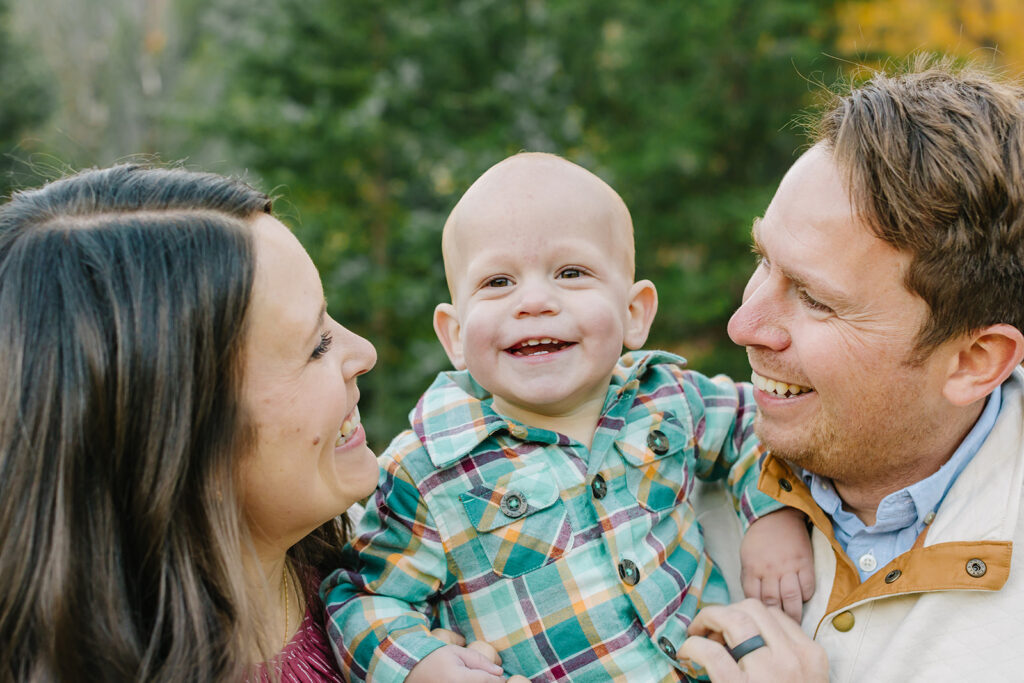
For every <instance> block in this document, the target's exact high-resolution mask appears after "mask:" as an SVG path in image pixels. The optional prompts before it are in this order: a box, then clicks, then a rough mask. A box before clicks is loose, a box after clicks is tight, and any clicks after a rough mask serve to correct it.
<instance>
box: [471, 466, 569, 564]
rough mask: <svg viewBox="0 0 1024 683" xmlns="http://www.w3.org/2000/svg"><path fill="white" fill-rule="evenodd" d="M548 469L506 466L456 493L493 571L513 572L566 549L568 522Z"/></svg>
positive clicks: (545, 560) (562, 553)
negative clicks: (506, 470) (486, 480)
mask: <svg viewBox="0 0 1024 683" xmlns="http://www.w3.org/2000/svg"><path fill="white" fill-rule="evenodd" d="M558 494H559V491H558V483H557V481H556V480H555V479H554V477H552V476H551V473H550V472H548V471H547V470H546V469H541V468H529V469H523V470H517V471H515V472H510V473H508V474H506V475H504V476H502V477H500V478H499V479H497V480H496V481H495V482H493V483H490V482H489V483H487V484H484V485H481V486H478V487H476V488H474V489H471V490H470V491H467V492H465V493H462V494H460V495H459V499H460V500H461V501H462V505H463V507H464V508H465V510H466V514H467V515H468V516H469V521H470V522H471V523H472V525H473V527H474V528H475V529H476V541H477V542H478V543H479V544H480V547H481V548H482V550H483V552H484V553H485V554H486V556H487V559H488V561H489V562H490V564H491V567H492V568H493V570H494V572H495V573H496V574H498V575H500V576H506V577H514V576H522V575H523V574H525V573H527V572H530V571H533V570H535V569H539V568H540V567H543V566H544V565H546V564H549V563H551V562H554V561H555V560H557V559H558V558H559V557H561V556H562V555H564V554H565V551H566V550H567V549H568V547H569V544H570V543H571V541H572V528H571V526H570V524H569V519H568V517H567V515H566V511H565V506H564V504H563V503H562V501H561V500H560V499H559V495H558Z"/></svg>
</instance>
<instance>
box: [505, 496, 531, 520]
mask: <svg viewBox="0 0 1024 683" xmlns="http://www.w3.org/2000/svg"><path fill="white" fill-rule="evenodd" d="M500 505H501V512H502V514H504V515H505V516H506V517H511V518H512V519H515V518H517V517H522V516H523V515H525V514H526V508H527V505H526V496H524V495H523V494H522V493H520V492H519V491H508V492H507V493H506V494H505V495H503V496H502V497H501V503H500Z"/></svg>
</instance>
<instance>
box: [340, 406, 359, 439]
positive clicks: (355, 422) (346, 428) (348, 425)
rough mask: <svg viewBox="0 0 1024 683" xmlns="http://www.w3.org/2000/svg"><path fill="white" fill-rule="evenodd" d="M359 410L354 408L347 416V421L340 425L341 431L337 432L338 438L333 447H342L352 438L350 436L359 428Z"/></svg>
mask: <svg viewBox="0 0 1024 683" xmlns="http://www.w3.org/2000/svg"><path fill="white" fill-rule="evenodd" d="M359 424H360V423H359V409H358V408H356V409H355V410H353V411H352V414H351V415H349V417H348V419H346V420H345V421H344V422H342V423H341V429H339V430H338V438H337V440H336V441H335V442H334V447H335V448H337V447H338V446H344V445H345V442H347V441H348V440H349V439H351V438H352V435H353V434H355V433H356V430H357V429H358V428H359Z"/></svg>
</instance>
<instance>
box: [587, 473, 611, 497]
mask: <svg viewBox="0 0 1024 683" xmlns="http://www.w3.org/2000/svg"><path fill="white" fill-rule="evenodd" d="M590 490H591V491H592V492H593V493H594V498H597V499H598V500H601V499H602V498H604V497H605V495H607V494H608V484H606V483H605V481H604V477H602V476H601V475H600V474H598V475H595V476H594V481H592V482H590Z"/></svg>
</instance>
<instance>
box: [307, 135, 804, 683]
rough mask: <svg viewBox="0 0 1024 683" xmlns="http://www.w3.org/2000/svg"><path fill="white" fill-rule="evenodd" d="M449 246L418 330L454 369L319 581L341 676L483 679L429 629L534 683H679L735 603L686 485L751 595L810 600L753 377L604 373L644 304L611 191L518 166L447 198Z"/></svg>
mask: <svg viewBox="0 0 1024 683" xmlns="http://www.w3.org/2000/svg"><path fill="white" fill-rule="evenodd" d="M442 248H443V253H444V263H445V273H446V276H447V279H448V287H449V290H450V292H451V297H452V302H451V303H450V304H449V303H442V304H440V305H438V306H437V309H436V311H435V314H434V329H435V330H436V332H437V336H438V338H439V339H440V341H441V344H442V345H443V346H444V349H445V351H446V352H447V354H448V357H449V359H451V362H452V364H453V365H454V366H455V367H456V368H457V371H456V372H444V373H441V374H440V375H439V376H438V377H437V379H436V380H435V381H434V383H433V384H432V385H431V387H430V388H429V389H428V390H427V392H426V393H425V394H424V395H423V397H422V398H421V399H420V401H419V403H418V404H417V406H416V408H415V409H414V410H413V411H412V414H411V416H410V419H411V424H412V426H411V429H409V430H407V431H405V432H403V433H402V434H400V435H399V436H398V437H397V438H396V439H395V440H394V441H393V442H392V444H391V446H390V447H389V448H388V450H387V451H386V452H385V453H384V455H383V456H381V458H380V461H381V466H382V468H383V475H382V480H381V484H380V488H379V489H378V491H377V493H376V494H375V496H374V498H373V499H372V500H371V501H370V503H369V505H368V509H367V512H366V515H365V517H364V518H363V521H362V522H361V524H360V526H359V529H358V536H357V538H356V540H355V541H353V543H352V546H351V548H350V551H351V553H352V554H353V557H352V565H351V566H354V567H356V570H355V571H349V570H338V571H337V572H335V573H334V574H332V575H331V576H330V577H328V579H327V580H326V581H325V582H324V585H323V587H322V589H321V592H322V593H323V595H324V596H325V597H326V603H327V611H328V616H329V620H328V629H329V634H330V637H331V640H332V645H333V647H334V648H335V653H336V655H337V656H338V659H339V662H340V663H341V665H342V669H343V671H345V673H346V674H347V675H348V676H349V677H350V678H351V679H353V680H364V679H367V678H371V679H373V680H381V681H399V680H407V681H409V682H414V681H420V680H422V681H459V680H491V679H487V678H480V677H474V678H470V676H472V675H473V674H479V673H481V672H479V671H476V672H474V671H471V670H470V669H469V668H467V665H466V658H463V657H460V652H461V651H462V650H464V648H461V647H460V646H457V645H452V644H446V642H445V641H444V640H441V639H438V638H436V637H434V636H433V635H432V634H431V633H430V629H431V628H432V627H437V626H440V627H444V628H448V629H452V630H454V631H456V632H458V633H460V634H462V635H464V636H465V637H466V638H467V639H468V640H471V641H472V640H480V641H488V642H490V643H491V644H492V645H494V647H495V648H497V650H498V652H499V654H500V656H501V659H502V663H503V666H504V668H505V670H506V671H509V672H512V673H516V674H522V675H525V676H527V677H529V678H531V679H534V680H542V681H547V680H578V681H583V680H587V681H591V680H611V679H614V680H629V681H644V682H645V683H647V682H650V681H676V680H680V679H684V676H683V672H684V671H687V669H686V667H685V666H684V664H685V663H680V662H678V661H677V660H676V657H675V651H676V648H678V647H679V645H680V644H681V643H682V641H683V640H684V639H685V638H686V630H687V626H688V625H689V623H690V621H691V620H692V618H693V616H694V615H695V614H696V612H697V611H698V610H699V609H700V608H701V607H702V606H704V605H705V604H707V603H725V602H728V601H729V594H728V590H727V588H726V584H725V580H724V578H723V576H722V574H721V572H720V571H719V570H718V568H717V567H716V566H715V565H714V564H713V563H712V562H711V560H710V559H709V557H708V555H707V553H706V552H705V550H704V540H703V537H702V533H701V529H700V526H699V525H698V523H697V519H696V516H695V513H694V510H693V508H692V507H691V506H690V505H689V502H688V494H689V493H690V491H691V490H692V488H693V485H694V477H698V478H700V479H707V480H712V479H719V480H725V481H726V482H727V487H728V490H729V492H730V493H731V494H732V497H733V499H734V501H735V505H736V509H737V511H738V514H739V516H740V519H741V520H742V521H743V522H744V524H749V525H750V526H749V530H748V531H747V536H746V538H745V540H744V551H743V561H744V566H743V572H744V586H749V585H758V584H760V588H759V589H758V590H760V591H761V594H762V595H764V596H778V595H779V594H780V592H782V593H786V592H789V593H792V591H793V589H794V587H795V589H796V592H797V595H799V594H800V591H801V587H802V590H803V592H804V596H803V597H804V599H806V598H807V597H809V593H810V591H812V590H813V583H811V584H810V585H808V584H807V579H808V577H810V576H811V573H812V567H811V559H810V557H811V553H810V543H809V539H808V534H807V530H806V527H805V526H804V523H803V521H802V517H801V516H800V515H799V514H798V513H796V512H795V511H793V510H788V509H784V510H779V507H780V506H779V505H778V504H777V503H775V502H774V501H772V500H771V499H769V498H768V497H767V496H765V495H763V494H761V493H760V492H759V491H758V490H757V488H756V480H757V476H758V456H759V455H760V450H759V446H758V443H757V440H756V438H755V437H754V434H753V419H754V415H755V410H756V406H755V404H754V401H753V399H752V398H751V394H750V388H749V386H748V385H744V384H736V383H733V382H732V381H730V380H728V379H725V378H716V379H708V378H707V377H704V376H702V375H700V374H697V373H695V372H692V371H690V370H686V369H684V364H685V362H684V361H683V360H682V359H681V358H679V357H677V356H673V355H671V354H668V353H663V352H657V351H654V352H643V353H641V352H636V353H628V354H626V355H625V356H622V357H621V358H620V354H621V353H622V347H623V346H625V347H627V348H629V349H639V348H640V347H641V346H642V345H643V344H644V342H645V341H646V339H647V333H648V330H649V329H650V326H651V322H652V320H653V319H654V315H655V312H656V310H657V302H658V299H657V292H656V290H655V288H654V285H653V284H652V283H651V282H649V281H648V280H640V281H636V282H634V247H633V226H632V222H631V220H630V216H629V212H628V210H627V209H626V206H625V204H624V203H623V202H622V199H621V198H619V196H618V195H617V194H616V193H615V192H614V191H613V190H612V189H611V188H610V187H609V186H608V185H606V184H605V183H604V182H603V181H601V180H600V179H599V178H597V176H595V175H593V174H591V173H590V172H589V171H586V170H584V169H583V168H581V167H579V166H576V165H575V164H572V163H570V162H568V161H566V160H564V159H561V158H559V157H556V156H552V155H548V154H518V155H516V156H513V157H510V158H509V159H506V160H504V161H502V162H501V163H499V164H497V165H495V166H494V167H492V168H491V169H489V170H488V171H487V172H486V173H484V174H483V176H481V177H480V178H479V179H478V180H477V181H476V182H475V183H474V184H473V185H472V187H470V188H469V190H468V191H467V192H466V194H465V195H464V196H463V197H462V199H461V200H460V201H459V202H458V204H457V205H456V207H455V209H454V210H453V211H452V213H451V216H450V217H449V218H448V221H447V222H446V224H445V227H444V235H443V237H442ZM776 510H778V511H777V512H776ZM768 513H771V514H768ZM762 515H767V516H766V517H763V518H762ZM812 581H813V579H812ZM755 592H756V591H755ZM759 597H760V596H759ZM797 610H799V600H797ZM407 676H408V678H406V677H407ZM493 680H500V679H498V678H494V679H493ZM684 680H685V679H684Z"/></svg>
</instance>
